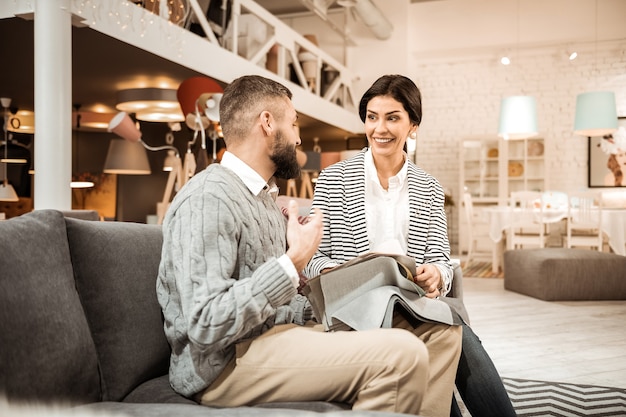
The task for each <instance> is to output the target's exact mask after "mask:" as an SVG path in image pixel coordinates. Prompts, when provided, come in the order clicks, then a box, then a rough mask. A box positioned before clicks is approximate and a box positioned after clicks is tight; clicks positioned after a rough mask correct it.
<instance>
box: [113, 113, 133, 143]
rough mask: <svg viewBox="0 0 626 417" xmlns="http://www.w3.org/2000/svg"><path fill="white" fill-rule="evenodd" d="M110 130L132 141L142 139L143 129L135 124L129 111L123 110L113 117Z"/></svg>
mask: <svg viewBox="0 0 626 417" xmlns="http://www.w3.org/2000/svg"><path fill="white" fill-rule="evenodd" d="M108 130H109V132H113V133H115V134H116V135H117V136H119V137H121V138H123V139H126V140H128V141H131V142H139V140H140V139H141V131H140V130H139V129H138V128H137V126H135V123H134V122H133V119H131V118H130V116H129V115H128V113H126V112H123V111H122V112H119V113H118V114H116V115H115V116H114V117H113V118H112V119H111V121H110V122H109V129H108Z"/></svg>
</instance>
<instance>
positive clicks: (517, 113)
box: [498, 96, 538, 139]
mask: <svg viewBox="0 0 626 417" xmlns="http://www.w3.org/2000/svg"><path fill="white" fill-rule="evenodd" d="M537 133H538V129H537V103H536V102H535V98H534V97H531V96H510V97H505V98H503V99H502V103H501V105H500V123H499V127H498V136H500V137H502V138H504V139H525V138H530V137H533V136H535V135H537Z"/></svg>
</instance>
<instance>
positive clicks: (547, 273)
mask: <svg viewBox="0 0 626 417" xmlns="http://www.w3.org/2000/svg"><path fill="white" fill-rule="evenodd" d="M504 288H505V289H507V290H510V291H515V292H518V293H521V294H525V295H529V296H531V297H535V298H539V299H541V300H546V301H578V300H580V301H582V300H626V257H624V256H620V255H615V254H612V253H605V252H597V251H593V250H587V249H565V248H542V249H519V250H508V251H506V252H504Z"/></svg>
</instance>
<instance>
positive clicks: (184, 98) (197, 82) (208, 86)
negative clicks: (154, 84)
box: [176, 76, 224, 117]
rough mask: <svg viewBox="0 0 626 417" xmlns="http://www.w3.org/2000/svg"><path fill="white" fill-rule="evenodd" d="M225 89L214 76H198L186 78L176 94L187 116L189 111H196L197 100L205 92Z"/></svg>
mask: <svg viewBox="0 0 626 417" xmlns="http://www.w3.org/2000/svg"><path fill="white" fill-rule="evenodd" d="M223 92H224V89H223V88H222V86H221V85H219V83H218V82H217V81H215V80H214V79H212V78H209V77H204V76H198V77H191V78H187V79H186V80H184V81H183V82H182V83H180V85H179V86H178V90H177V92H176V96H177V97H178V102H179V104H180V108H181V110H182V112H183V114H184V115H185V117H187V115H188V114H189V113H195V112H196V101H197V100H198V97H200V95H201V94H203V93H223Z"/></svg>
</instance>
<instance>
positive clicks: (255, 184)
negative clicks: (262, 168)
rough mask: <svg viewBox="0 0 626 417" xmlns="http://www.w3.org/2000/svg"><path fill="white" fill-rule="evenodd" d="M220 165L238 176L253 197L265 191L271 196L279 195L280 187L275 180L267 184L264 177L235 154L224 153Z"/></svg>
mask: <svg viewBox="0 0 626 417" xmlns="http://www.w3.org/2000/svg"><path fill="white" fill-rule="evenodd" d="M220 164H221V165H222V166H223V167H224V168H228V169H230V170H231V171H233V172H234V173H235V175H237V176H238V177H239V178H240V179H241V181H242V182H243V183H244V184H245V185H246V187H248V189H249V190H250V192H251V193H252V194H253V195H259V193H260V192H261V191H263V190H267V192H268V193H270V194H272V193H275V194H278V186H277V185H276V182H275V181H274V179H273V178H272V179H270V182H269V183H267V182H265V180H264V179H263V177H261V176H260V175H259V173H258V172H256V171H255V170H254V169H252V168H251V167H250V166H249V165H248V164H246V163H245V162H243V161H242V160H241V159H239V158H238V157H236V156H235V155H234V154H233V153H231V152H228V151H226V152H224V155H222V161H221V162H220Z"/></svg>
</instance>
